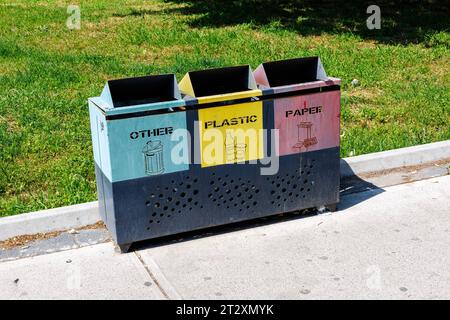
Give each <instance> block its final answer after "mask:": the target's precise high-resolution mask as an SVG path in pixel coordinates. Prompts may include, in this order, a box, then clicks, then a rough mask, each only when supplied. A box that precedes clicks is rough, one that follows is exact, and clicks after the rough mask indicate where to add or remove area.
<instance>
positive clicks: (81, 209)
mask: <svg viewBox="0 0 450 320" xmlns="http://www.w3.org/2000/svg"><path fill="white" fill-rule="evenodd" d="M99 220H101V219H100V215H99V212H98V203H97V201H93V202H86V203H81V204H76V205H73V206H67V207H60V208H54V209H48V210H41V211H35V212H29V213H24V214H19V215H16V216H11V217H4V218H1V219H0V240H5V239H9V238H12V237H16V236H20V235H25V234H36V233H46V232H52V231H61V230H67V229H72V228H80V227H83V226H86V225H89V224H94V223H96V222H97V221H99Z"/></svg>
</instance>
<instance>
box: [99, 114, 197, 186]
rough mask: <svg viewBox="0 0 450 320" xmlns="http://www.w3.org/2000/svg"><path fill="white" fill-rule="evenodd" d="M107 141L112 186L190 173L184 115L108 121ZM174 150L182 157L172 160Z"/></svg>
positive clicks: (150, 116) (160, 115)
mask: <svg viewBox="0 0 450 320" xmlns="http://www.w3.org/2000/svg"><path fill="white" fill-rule="evenodd" d="M179 129H181V130H179ZM176 130H178V131H176ZM174 132H175V133H176V137H177V139H176V140H175V138H172V137H173V135H172V134H173V133H174ZM108 139H109V141H110V146H109V147H110V151H111V168H112V177H111V181H112V182H116V181H123V180H129V179H136V178H142V177H147V176H153V175H159V174H165V173H171V172H177V171H183V170H188V169H189V164H188V162H189V155H188V153H187V150H188V133H187V128H186V113H185V112H173V113H166V114H159V115H149V116H143V117H133V118H126V119H118V120H111V121H108ZM176 146H177V150H186V152H185V154H183V153H182V152H181V153H180V155H181V156H180V157H177V156H174V157H172V156H171V152H172V150H173V149H174V148H175V147H176ZM177 154H178V153H177Z"/></svg>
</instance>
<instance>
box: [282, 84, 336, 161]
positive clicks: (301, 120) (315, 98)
mask: <svg viewBox="0 0 450 320" xmlns="http://www.w3.org/2000/svg"><path fill="white" fill-rule="evenodd" d="M274 108H275V109H274V114H275V129H279V137H280V139H279V155H280V156H282V155H288V154H294V153H300V152H306V151H314V150H321V149H326V148H332V147H337V146H339V125H340V121H339V119H340V91H339V90H336V91H328V92H320V93H313V94H308V95H302V96H294V97H286V98H278V99H275V100H274Z"/></svg>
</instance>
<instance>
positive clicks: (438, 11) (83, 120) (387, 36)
mask: <svg viewBox="0 0 450 320" xmlns="http://www.w3.org/2000/svg"><path fill="white" fill-rule="evenodd" d="M405 2H406V3H407V4H405V5H404V6H402V8H403V9H402V10H405V11H404V12H400V13H399V12H398V10H397V9H396V8H393V7H390V6H389V4H386V5H385V6H383V1H379V2H378V4H379V6H380V7H381V12H382V19H383V20H382V29H381V30H367V28H366V27H365V19H366V17H367V16H368V15H367V14H366V12H365V11H366V8H367V4H366V5H364V4H361V3H363V2H358V1H316V3H318V5H317V7H315V8H313V7H311V2H310V1H294V0H291V1H282V0H279V1H272V2H271V1H265V0H259V1H257V0H253V1H226V2H225V3H221V2H219V1H215V0H209V1H197V2H192V3H191V2H188V1H167V2H162V1H156V0H155V1H137V0H135V1H119V0H86V1H77V4H79V5H80V7H81V29H80V30H69V29H68V28H67V27H66V19H67V17H68V16H69V15H68V14H67V5H68V4H70V3H72V1H61V0H59V1H32V0H12V1H8V3H6V2H2V3H0V216H5V215H13V214H18V213H22V212H28V211H32V210H39V209H46V208H51V207H57V206H63V205H69V204H75V203H80V202H85V201H92V200H95V199H96V193H95V176H94V164H93V156H92V151H91V140H90V129H89V117H88V108H87V98H88V97H91V96H97V95H99V94H100V92H101V90H102V88H103V85H104V83H105V81H106V80H107V79H111V78H121V77H130V76H137V75H146V74H152V73H163V72H175V73H176V75H177V78H178V80H180V79H181V77H182V75H184V73H186V72H187V71H189V70H195V69H203V68H209V67H218V66H227V65H236V64H247V63H249V64H251V66H252V67H253V68H255V67H256V66H257V65H258V64H259V63H261V62H263V61H268V60H274V59H283V58H290V57H301V56H311V55H318V56H320V57H321V59H322V62H323V64H324V66H325V69H326V70H327V72H328V74H329V75H330V76H335V77H339V78H341V79H342V113H341V114H342V129H341V130H342V132H341V137H342V145H341V147H342V148H341V156H343V157H345V156H349V155H358V154H363V153H368V152H375V151H382V150H388V149H394V148H400V147H406V146H411V145H416V144H423V143H428V142H433V141H439V140H445V139H450V125H449V124H450V103H449V101H450V99H449V94H450V82H449V81H450V80H449V79H450V77H449V69H450V68H449V62H450V55H449V53H450V32H449V26H448V22H447V18H448V17H447V14H446V12H448V8H445V7H439V5H438V3H439V2H435V3H433V1H431V2H428V5H426V6H425V5H418V6H417V5H416V6H414V3H415V2H414V1H405ZM411 3H412V4H411ZM430 3H431V4H430ZM408 4H409V5H408ZM349 6H352V7H349ZM419 8H421V9H419ZM354 78H356V79H358V80H359V82H360V85H359V86H356V87H353V86H352V85H351V84H350V83H351V81H352V79H354Z"/></svg>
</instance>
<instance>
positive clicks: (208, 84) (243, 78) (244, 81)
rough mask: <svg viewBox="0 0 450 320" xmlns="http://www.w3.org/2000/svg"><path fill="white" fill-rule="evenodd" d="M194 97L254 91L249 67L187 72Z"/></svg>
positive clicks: (254, 87)
mask: <svg viewBox="0 0 450 320" xmlns="http://www.w3.org/2000/svg"><path fill="white" fill-rule="evenodd" d="M189 78H190V81H191V85H192V90H193V93H194V95H195V97H205V96H212V95H220V94H227V93H233V92H242V91H249V90H254V89H256V86H255V85H253V83H254V80H253V78H252V74H251V72H250V67H249V66H236V67H228V68H218V69H210V70H202V71H193V72H189Z"/></svg>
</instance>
